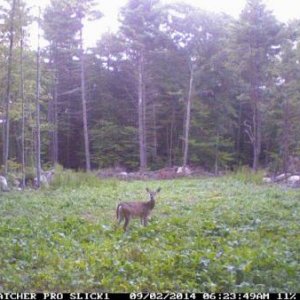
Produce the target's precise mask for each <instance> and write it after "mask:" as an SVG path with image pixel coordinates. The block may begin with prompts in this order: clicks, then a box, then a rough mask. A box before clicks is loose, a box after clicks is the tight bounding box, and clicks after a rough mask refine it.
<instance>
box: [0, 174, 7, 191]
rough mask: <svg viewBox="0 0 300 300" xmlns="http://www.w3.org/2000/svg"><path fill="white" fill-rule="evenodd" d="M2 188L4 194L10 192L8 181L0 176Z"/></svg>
mask: <svg viewBox="0 0 300 300" xmlns="http://www.w3.org/2000/svg"><path fill="white" fill-rule="evenodd" d="M0 188H1V191H2V192H8V191H9V188H8V184H7V180H6V178H5V177H4V176H0Z"/></svg>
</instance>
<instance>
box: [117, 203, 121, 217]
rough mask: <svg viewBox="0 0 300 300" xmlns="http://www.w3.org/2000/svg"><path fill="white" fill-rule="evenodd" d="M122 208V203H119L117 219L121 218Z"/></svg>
mask: <svg viewBox="0 0 300 300" xmlns="http://www.w3.org/2000/svg"><path fill="white" fill-rule="evenodd" d="M121 209H122V205H121V203H119V204H118V206H117V210H116V214H117V220H119V218H120V210H121Z"/></svg>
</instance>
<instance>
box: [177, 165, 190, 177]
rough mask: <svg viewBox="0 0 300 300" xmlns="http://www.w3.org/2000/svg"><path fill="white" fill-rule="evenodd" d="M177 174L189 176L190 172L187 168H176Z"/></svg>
mask: <svg viewBox="0 0 300 300" xmlns="http://www.w3.org/2000/svg"><path fill="white" fill-rule="evenodd" d="M176 173H177V174H179V175H191V174H192V171H191V169H190V168H189V167H184V166H183V167H178V169H177V171H176Z"/></svg>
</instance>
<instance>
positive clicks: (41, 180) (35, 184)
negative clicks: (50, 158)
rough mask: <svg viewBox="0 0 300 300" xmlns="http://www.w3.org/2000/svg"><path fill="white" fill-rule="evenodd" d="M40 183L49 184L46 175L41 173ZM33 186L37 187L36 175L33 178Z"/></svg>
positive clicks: (42, 184)
mask: <svg viewBox="0 0 300 300" xmlns="http://www.w3.org/2000/svg"><path fill="white" fill-rule="evenodd" d="M40 184H41V186H45V187H48V186H49V183H48V180H47V177H46V175H44V174H41V177H40ZM34 186H35V187H37V177H35V178H34Z"/></svg>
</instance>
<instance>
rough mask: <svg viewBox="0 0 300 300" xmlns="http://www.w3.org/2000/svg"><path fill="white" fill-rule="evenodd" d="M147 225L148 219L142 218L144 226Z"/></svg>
mask: <svg viewBox="0 0 300 300" xmlns="http://www.w3.org/2000/svg"><path fill="white" fill-rule="evenodd" d="M147 225H148V218H147V217H145V218H144V226H147Z"/></svg>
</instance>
